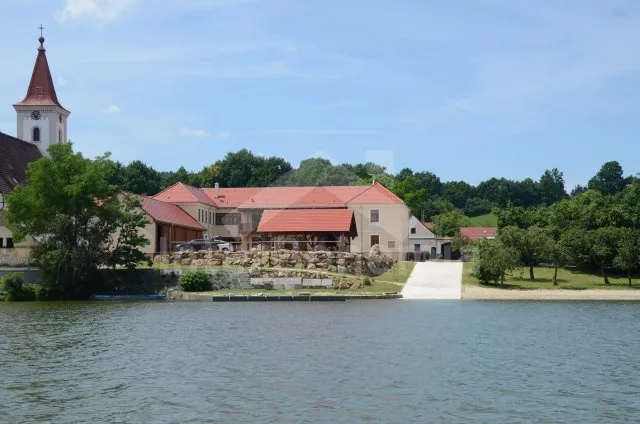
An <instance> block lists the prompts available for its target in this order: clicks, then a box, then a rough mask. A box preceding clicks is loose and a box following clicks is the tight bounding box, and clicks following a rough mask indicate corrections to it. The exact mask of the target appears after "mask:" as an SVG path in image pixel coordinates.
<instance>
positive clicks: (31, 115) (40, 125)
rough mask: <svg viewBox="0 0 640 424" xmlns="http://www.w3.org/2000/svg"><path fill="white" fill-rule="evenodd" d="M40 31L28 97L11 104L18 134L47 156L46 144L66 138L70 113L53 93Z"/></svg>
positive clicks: (54, 91) (54, 92) (62, 140)
mask: <svg viewBox="0 0 640 424" xmlns="http://www.w3.org/2000/svg"><path fill="white" fill-rule="evenodd" d="M40 31H41V32H40V38H39V39H38V41H40V47H38V56H37V57H36V64H35V66H34V67H33V74H32V75H31V82H30V83H29V89H28V90H27V96H26V97H25V98H24V100H22V101H21V102H20V103H17V104H15V105H13V107H14V109H15V110H16V113H17V125H18V129H17V137H18V138H19V139H21V140H24V141H28V142H30V143H34V144H36V145H37V146H38V149H40V152H41V153H42V155H43V156H47V155H48V154H47V149H48V148H49V146H51V145H52V144H56V143H63V142H66V141H67V118H69V115H70V114H71V112H69V111H68V110H66V109H65V108H64V107H62V105H61V104H60V102H59V101H58V97H57V96H56V89H55V87H54V86H53V79H52V78H51V72H50V71H49V64H48V62H47V55H46V53H45V49H44V37H43V36H42V26H40Z"/></svg>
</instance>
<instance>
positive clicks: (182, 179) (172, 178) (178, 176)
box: [161, 166, 191, 188]
mask: <svg viewBox="0 0 640 424" xmlns="http://www.w3.org/2000/svg"><path fill="white" fill-rule="evenodd" d="M162 174H164V175H162ZM162 174H161V177H162V181H163V183H162V187H163V188H167V187H171V186H172V185H174V184H176V183H183V184H190V183H191V173H190V172H189V171H187V170H186V169H185V167H184V166H181V167H180V168H178V170H177V171H176V172H166V173H162Z"/></svg>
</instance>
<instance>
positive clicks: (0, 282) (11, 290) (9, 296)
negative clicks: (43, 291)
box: [0, 272, 36, 302]
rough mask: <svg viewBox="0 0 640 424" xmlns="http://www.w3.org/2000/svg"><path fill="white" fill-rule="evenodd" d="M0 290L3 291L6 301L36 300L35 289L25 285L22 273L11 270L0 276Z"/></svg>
mask: <svg viewBox="0 0 640 424" xmlns="http://www.w3.org/2000/svg"><path fill="white" fill-rule="evenodd" d="M0 291H2V292H3V293H4V300H5V301H7V302H22V301H31V300H36V290H35V288H34V287H33V286H31V285H28V286H25V284H24V280H23V279H22V275H21V274H19V273H17V272H13V273H11V274H7V275H5V276H4V277H2V278H0Z"/></svg>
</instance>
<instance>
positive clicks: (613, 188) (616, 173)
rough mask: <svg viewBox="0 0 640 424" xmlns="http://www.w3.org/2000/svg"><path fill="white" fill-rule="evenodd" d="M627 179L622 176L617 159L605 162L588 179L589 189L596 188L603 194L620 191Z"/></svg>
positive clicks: (612, 193) (608, 194)
mask: <svg viewBox="0 0 640 424" xmlns="http://www.w3.org/2000/svg"><path fill="white" fill-rule="evenodd" d="M627 183H628V180H627V179H626V178H624V177H623V171H622V166H620V164H619V163H618V162H617V161H611V162H607V163H605V164H604V165H602V167H601V168H600V170H599V171H598V173H597V174H596V175H595V176H594V177H593V178H591V179H590V180H589V185H588V187H589V190H596V191H599V192H600V193H602V194H604V195H605V196H611V195H614V194H617V193H619V192H621V191H622V190H623V189H624V188H625V187H626V185H627Z"/></svg>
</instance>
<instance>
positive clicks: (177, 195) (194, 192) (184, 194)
mask: <svg viewBox="0 0 640 424" xmlns="http://www.w3.org/2000/svg"><path fill="white" fill-rule="evenodd" d="M153 198H154V199H156V200H160V201H162V202H169V203H198V202H199V203H204V204H205V205H210V206H215V204H214V202H212V201H211V199H210V198H209V196H207V195H206V194H205V193H204V191H202V189H200V188H196V187H191V186H189V185H186V184H183V183H176V184H174V185H172V186H171V187H169V188H167V189H165V190H163V191H161V192H160V193H158V194H156V195H155V196H153Z"/></svg>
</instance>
